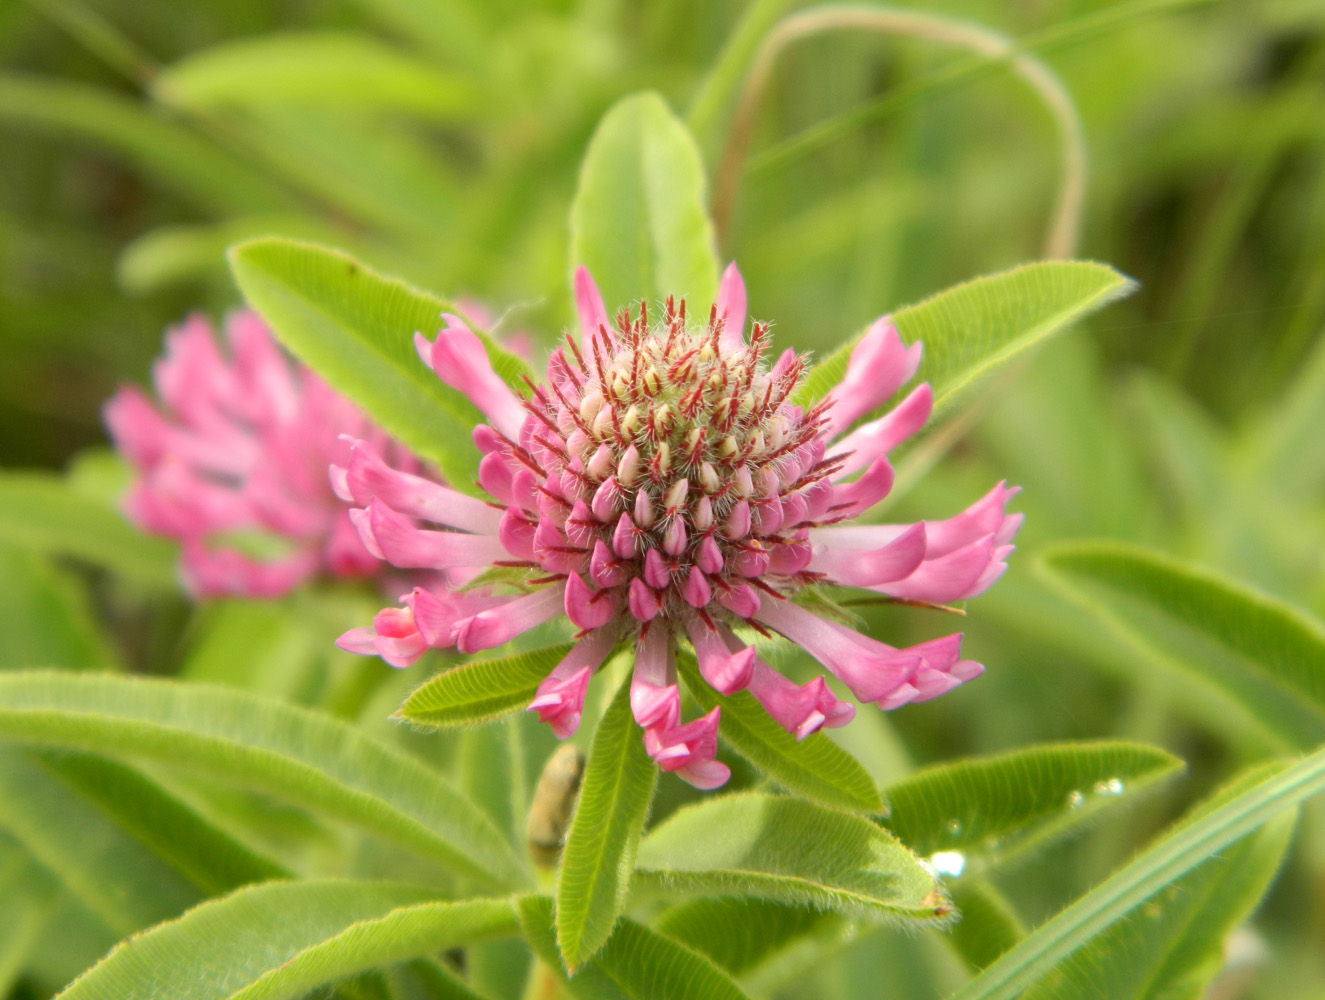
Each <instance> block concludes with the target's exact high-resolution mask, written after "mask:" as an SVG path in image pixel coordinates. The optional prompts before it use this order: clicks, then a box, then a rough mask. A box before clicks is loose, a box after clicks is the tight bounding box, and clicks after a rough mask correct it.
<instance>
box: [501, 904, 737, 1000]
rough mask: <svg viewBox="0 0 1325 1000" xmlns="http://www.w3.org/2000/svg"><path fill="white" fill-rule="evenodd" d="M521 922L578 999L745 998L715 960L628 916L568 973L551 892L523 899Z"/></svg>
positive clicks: (537, 949) (534, 945)
mask: <svg viewBox="0 0 1325 1000" xmlns="http://www.w3.org/2000/svg"><path fill="white" fill-rule="evenodd" d="M519 913H520V925H521V927H522V928H523V930H524V935H525V939H526V940H527V941H528V942H529V946H530V947H531V948H532V949H533V950H534V952H535V953H536V954H537V955H538V956H539V957H540V958H541V959H542V960H543V961H544V962H546V963H547V964H548V965H550V966H551V967H552V969H553V970H554V971H555V972H556V973H557V974H558V975H559V976H560V977H561V980H562V982H563V983H566V984H567V985H568V987H569V989H570V993H571V995H572V996H574V997H576V998H577V1000H742V998H744V997H745V994H744V993H742V992H741V990H740V989H739V988H738V987H737V986H736V984H735V983H733V982H732V981H731V979H729V978H728V977H727V976H726V974H724V973H723V972H722V971H721V970H720V969H718V967H717V966H716V965H714V964H713V963H712V962H710V961H709V960H708V959H707V958H705V957H704V956H702V955H699V954H696V953H695V952H693V951H691V950H690V949H689V948H686V947H684V946H683V945H681V944H678V943H677V942H675V941H673V940H671V939H670V938H668V937H665V936H664V935H662V934H658V933H656V932H654V931H651V930H649V929H648V928H647V927H642V926H641V925H639V924H637V923H635V922H634V921H633V920H630V919H627V918H623V919H622V920H621V922H620V923H619V924H618V925H617V929H616V932H615V933H614V934H613V935H612V937H611V938H609V939H608V941H607V943H606V944H605V945H604V946H603V949H602V951H600V952H599V953H598V954H597V955H596V956H595V957H594V958H593V959H591V960H590V961H588V962H585V963H584V965H582V966H579V967H577V968H576V969H575V970H574V973H573V975H571V976H570V977H569V978H568V977H567V976H566V974H565V972H564V971H563V969H562V966H561V962H560V960H559V956H558V954H557V950H556V946H555V942H554V939H553V933H552V904H551V901H550V900H549V899H548V898H547V897H546V896H526V897H524V898H522V899H521V900H520V901H519Z"/></svg>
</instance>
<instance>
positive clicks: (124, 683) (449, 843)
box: [0, 671, 526, 887]
mask: <svg viewBox="0 0 1325 1000" xmlns="http://www.w3.org/2000/svg"><path fill="white" fill-rule="evenodd" d="M0 739H5V740H9V741H14V742H23V743H36V744H46V745H53V746H62V747H68V748H73V749H80V750H87V751H90V752H93V753H101V754H106V755H108V756H112V757H117V756H123V757H128V758H130V759H133V758H142V759H146V760H152V761H156V762H159V763H162V764H166V765H169V766H179V767H186V768H190V769H195V770H201V771H203V772H205V773H207V774H211V775H214V776H217V777H220V778H223V779H225V780H226V781H228V782H231V783H233V784H237V785H239V786H241V787H244V788H247V789H252V790H256V791H262V792H266V793H269V794H272V795H276V796H278V797H280V798H283V799H286V800H288V801H290V802H293V803H295V804H298V805H302V806H305V807H308V808H311V809H314V810H317V811H321V812H323V813H325V814H327V815H330V816H334V817H336V818H338V819H341V820H344V821H347V822H349V823H352V824H354V825H356V826H358V827H359V828H361V829H363V830H366V831H369V832H371V833H374V834H376V835H378V836H381V837H383V838H385V839H387V840H390V841H393V842H395V843H399V844H402V845H403V846H406V847H408V848H410V849H412V850H414V851H415V852H417V853H419V854H420V855H422V856H425V857H429V858H432V859H433V860H435V861H438V862H441V863H442V864H445V865H448V866H451V867H454V868H455V869H457V870H459V871H462V872H464V873H465V874H467V875H470V876H472V877H474V878H477V879H480V880H481V881H483V882H484V883H486V884H489V885H493V886H500V887H508V886H513V885H518V884H521V883H522V882H523V881H524V879H525V878H526V875H525V867H524V864H523V861H522V860H521V859H520V858H518V857H517V856H516V855H515V853H514V852H513V851H512V850H511V849H510V848H509V847H508V846H507V842H506V839H505V838H504V837H503V836H502V835H501V834H500V833H499V832H498V830H497V828H496V827H495V826H493V825H492V823H490V822H489V821H488V820H487V819H486V818H484V817H483V815H482V814H481V812H480V811H479V810H478V809H477V808H475V806H474V805H473V803H471V802H469V801H468V800H467V799H466V798H465V797H464V796H463V795H461V794H460V793H459V792H457V791H456V790H455V789H454V788H453V787H451V785H450V784H448V783H447V782H446V780H445V779H444V778H442V777H441V776H440V775H439V774H437V773H436V772H435V771H433V770H431V769H430V768H428V767H426V766H425V765H423V764H422V763H420V762H418V761H416V760H415V759H413V758H411V757H408V756H406V755H405V754H403V753H400V752H399V751H397V750H395V749H394V748H392V747H390V746H388V745H386V744H384V743H380V742H378V741H377V740H375V739H373V738H371V737H369V736H367V735H365V734H364V733H362V732H361V731H359V730H357V729H355V728H354V727H352V726H349V725H347V724H345V723H343V722H340V721H338V720H336V719H333V718H331V717H330V716H326V715H322V714H320V713H317V712H311V711H308V710H306V709H301V708H296V707H294V706H291V705H286V704H282V703H280V702H276V701H272V700H269V699H266V698H261V697H257V696H254V695H251V694H248V693H245V692H240V691H235V690H231V689H227V688H221V687H212V686H210V685H204V684H183V683H178V682H171V681H162V680H147V679H144V678H134V679H127V678H119V677H112V676H106V675H68V674H60V673H50V672H45V671H31V672H23V673H14V674H8V675H3V676H0Z"/></svg>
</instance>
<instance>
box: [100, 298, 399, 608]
mask: <svg viewBox="0 0 1325 1000" xmlns="http://www.w3.org/2000/svg"><path fill="white" fill-rule="evenodd" d="M225 333H226V337H225V339H226V342H227V343H226V346H227V347H228V351H227V352H224V353H223V351H222V348H221V345H220V344H218V342H217V340H218V338H217V336H216V332H215V330H214V329H213V327H212V324H211V323H210V322H209V321H208V320H207V319H206V318H205V317H203V316H201V315H197V314H195V315H193V316H190V317H189V318H188V319H186V320H185V321H184V322H183V323H182V324H180V325H179V326H178V327H175V328H173V329H171V330H170V331H168V332H167V334H166V343H165V353H164V355H163V356H162V357H160V358H158V359H157V361H156V363H155V365H154V368H153V383H154V385H155V388H156V394H157V396H158V398H159V402H158V401H153V400H152V399H151V398H150V397H149V396H148V395H147V394H146V393H144V392H143V391H141V390H140V389H137V388H134V387H131V386H125V387H123V388H121V389H120V390H119V391H118V392H116V394H115V395H114V396H113V397H111V399H110V400H109V401H108V402H107V403H106V406H105V408H104V410H103V416H104V419H105V421H106V426H107V428H108V429H109V431H110V436H111V438H112V440H113V441H114V442H115V445H116V447H117V448H118V449H119V450H120V452H121V453H122V454H123V455H124V457H125V458H126V459H127V460H128V462H129V464H130V465H132V466H133V468H134V471H135V473H136V478H135V481H134V483H133V486H132V487H131V488H130V491H129V493H128V495H127V496H126V497H125V499H124V510H125V512H126V514H127V515H128V516H129V518H130V519H131V520H132V521H133V522H134V523H135V524H136V525H138V526H139V527H140V528H142V529H143V530H145V531H149V532H151V533H153V534H158V535H164V536H167V537H170V538H175V539H178V540H179V541H180V542H181V543H182V545H181V570H182V574H183V576H184V579H185V583H186V585H187V586H188V588H189V590H190V591H191V592H192V593H193V594H194V595H195V596H197V597H219V596H243V597H256V598H273V597H279V596H280V595H282V594H285V593H286V592H288V591H290V590H291V589H293V588H294V587H296V586H298V585H299V584H301V583H303V582H304V581H306V580H308V579H310V578H311V577H314V576H319V575H322V576H333V577H361V576H367V575H372V574H377V573H379V572H381V569H382V564H381V562H380V561H379V560H378V559H377V558H376V557H375V556H374V554H373V553H371V552H370V551H369V550H368V549H367V548H365V547H364V544H363V542H362V541H361V540H360V537H359V533H358V532H357V531H356V530H355V527H354V525H353V523H352V522H351V521H350V518H349V513H348V510H347V508H346V507H345V504H344V503H342V502H341V501H340V500H339V499H338V498H337V496H336V494H335V493H334V492H333V489H332V485H331V483H330V482H329V481H328V478H327V468H328V466H329V465H330V464H331V463H333V462H346V461H347V460H348V458H349V456H350V453H351V441H355V440H357V442H358V443H357V445H355V447H356V448H357V450H359V451H360V452H372V454H373V455H375V456H377V458H378V460H379V461H381V459H382V458H383V457H386V458H389V459H390V460H391V462H392V465H393V470H392V471H393V475H394V476H402V475H409V474H412V473H414V472H417V471H419V464H418V462H417V461H416V460H415V459H414V458H413V457H412V456H411V455H410V454H409V453H408V452H407V451H406V450H405V449H403V448H402V447H400V446H399V445H396V444H394V443H392V442H391V441H390V440H389V439H388V438H387V436H386V434H385V433H384V432H383V431H381V430H380V429H378V428H377V427H375V426H374V425H373V424H371V423H370V422H369V421H368V420H367V418H365V417H364V416H363V415H362V414H361V413H360V412H359V410H358V409H357V408H356V407H355V406H354V404H352V403H351V402H350V401H349V400H347V399H345V398H344V397H342V396H340V395H337V394H336V393H335V392H333V391H332V390H331V388H330V387H329V386H328V385H327V384H326V383H325V382H323V381H322V380H321V379H319V378H318V377H317V376H316V375H314V374H313V373H312V372H311V371H309V370H308V369H307V368H304V367H303V366H301V365H298V364H296V363H294V362H292V361H291V360H290V358H289V357H288V356H287V355H286V354H285V353H284V351H282V350H281V348H280V347H279V346H278V345H277V344H276V341H275V339H274V338H273V337H272V334H271V332H270V331H269V330H268V329H267V327H266V325H265V324H264V323H263V322H262V319H261V318H260V317H259V316H258V315H257V313H255V312H252V311H250V310H241V311H239V312H235V313H233V314H231V316H230V317H229V318H228V319H227V321H226V324H225ZM245 535H247V536H254V537H255V539H256V540H257V541H258V542H259V544H260V546H261V548H262V549H263V550H269V549H271V550H276V551H274V552H266V551H264V553H263V554H262V555H255V554H253V553H251V552H247V551H243V550H241V548H240V547H238V546H237V545H236V544H235V539H236V537H237V536H245Z"/></svg>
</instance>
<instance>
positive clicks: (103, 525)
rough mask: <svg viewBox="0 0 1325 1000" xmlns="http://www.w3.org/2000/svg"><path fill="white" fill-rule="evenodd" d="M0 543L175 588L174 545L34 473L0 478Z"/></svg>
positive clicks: (59, 482) (55, 480) (61, 482)
mask: <svg viewBox="0 0 1325 1000" xmlns="http://www.w3.org/2000/svg"><path fill="white" fill-rule="evenodd" d="M0 539H3V540H4V541H6V542H12V543H14V544H15V545H21V546H23V547H24V548H29V549H32V550H33V551H35V552H41V553H44V554H52V555H62V556H74V557H76V558H78V559H83V560H86V561H87V562H90V563H94V564H96V565H98V566H104V567H106V568H107V569H110V570H113V571H114V572H116V573H118V574H120V575H121V576H123V577H125V579H129V580H134V581H136V582H139V583H145V584H149V585H152V586H158V587H174V586H176V585H177V579H176V574H175V545H174V543H172V542H168V541H166V540H165V539H162V538H152V537H150V536H148V535H144V534H143V533H142V532H141V531H139V530H138V529H137V528H135V527H134V526H133V525H131V524H130V523H129V522H128V520H126V519H125V517H124V515H123V514H121V513H120V512H119V511H117V510H114V509H113V508H111V507H109V506H107V505H106V504H103V503H100V502H98V501H97V500H94V499H92V498H90V497H87V496H84V495H83V494H81V493H79V492H77V491H76V490H73V489H71V488H70V487H69V486H68V484H66V483H65V482H64V480H62V479H60V478H59V477H58V476H52V475H48V474H45V473H40V472H6V473H3V474H0Z"/></svg>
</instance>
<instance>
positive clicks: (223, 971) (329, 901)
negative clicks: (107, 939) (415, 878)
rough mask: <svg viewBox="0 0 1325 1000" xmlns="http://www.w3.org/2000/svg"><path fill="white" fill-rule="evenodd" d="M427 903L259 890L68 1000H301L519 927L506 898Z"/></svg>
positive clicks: (338, 891) (205, 915)
mask: <svg viewBox="0 0 1325 1000" xmlns="http://www.w3.org/2000/svg"><path fill="white" fill-rule="evenodd" d="M427 900H428V893H427V892H426V891H425V890H423V889H420V888H418V887H417V886H407V885H395V884H391V883H382V882H349V881H344V882H342V881H304V882H274V883H268V884H265V885H258V886H251V887H249V888H246V889H241V890H239V891H238V892H235V893H233V894H231V895H229V896H226V897H224V898H222V899H215V900H211V901H209V902H207V903H204V904H202V905H201V906H198V907H196V908H195V909H193V910H190V911H189V912H188V913H186V914H184V916H182V917H180V918H179V919H178V920H173V921H171V922H169V923H166V924H161V925H160V926H157V927H154V928H152V930H150V931H148V932H147V933H145V934H141V935H139V936H137V937H134V938H132V939H130V940H129V941H126V942H124V943H123V944H120V945H119V946H117V947H116V948H115V949H114V950H113V951H112V952H111V953H110V954H109V955H107V956H106V957H105V958H104V959H103V960H102V961H101V962H99V963H98V964H97V965H96V966H94V967H93V968H92V969H91V970H90V971H89V972H87V973H86V974H85V975H83V976H82V977H80V978H79V979H77V980H75V981H74V983H73V984H72V985H71V986H69V988H68V989H66V990H65V991H64V992H63V993H61V994H60V1000H153V998H157V997H160V996H163V995H169V996H170V997H171V998H172V1000H259V998H262V1000H278V998H294V997H300V996H303V995H304V994H306V993H307V992H308V991H309V990H311V989H315V988H316V987H318V986H321V985H323V984H326V983H332V982H335V981H337V980H340V979H344V978H346V977H348V976H352V975H355V974H358V973H362V972H365V971H367V970H370V969H373V968H376V967H379V966H383V965H389V964H392V963H395V962H401V961H406V960H409V959H412V958H418V957H421V956H424V955H431V954H434V953H436V952H439V951H443V950H445V949H446V948H450V947H454V946H455V945H457V944H460V943H463V942H465V941H469V940H474V939H476V938H482V937H489V936H493V935H498V934H505V933H509V932H511V931H513V930H514V929H515V927H516V920H515V913H514V911H513V910H512V908H511V905H510V904H509V903H508V902H506V901H505V900H487V899H477V900H465V901H463V902H457V903H447V902H431V901H427ZM163 989H164V990H165V991H166V992H165V993H163V992H162V991H163Z"/></svg>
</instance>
